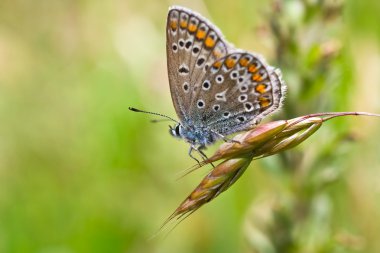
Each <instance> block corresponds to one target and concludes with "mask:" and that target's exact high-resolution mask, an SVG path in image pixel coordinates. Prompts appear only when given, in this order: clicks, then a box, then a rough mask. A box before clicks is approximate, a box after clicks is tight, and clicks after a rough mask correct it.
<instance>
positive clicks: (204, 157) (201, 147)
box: [194, 146, 215, 168]
mask: <svg viewBox="0 0 380 253" xmlns="http://www.w3.org/2000/svg"><path fill="white" fill-rule="evenodd" d="M205 148H206V146H200V147H198V148H194V149H195V150H196V151H198V153H199V154H200V155H201V156H202V158H203V161H207V160H208V157H207V155H206V154H205V153H204V152H203V151H202V149H205ZM210 164H211V166H212V167H213V168H215V166H214V164H212V163H210Z"/></svg>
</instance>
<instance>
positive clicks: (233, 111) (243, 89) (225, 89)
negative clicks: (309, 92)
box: [190, 51, 286, 135]
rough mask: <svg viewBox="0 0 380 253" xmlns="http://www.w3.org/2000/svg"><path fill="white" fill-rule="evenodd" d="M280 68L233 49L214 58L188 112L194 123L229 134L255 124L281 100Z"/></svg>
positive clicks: (283, 92)
mask: <svg viewBox="0 0 380 253" xmlns="http://www.w3.org/2000/svg"><path fill="white" fill-rule="evenodd" d="M285 91H286V86H285V83H284V82H283V81H282V79H281V72H280V71H279V70H278V69H274V68H273V67H271V66H269V65H268V64H266V63H265V61H264V59H262V58H261V57H260V56H258V55H254V54H251V53H248V52H242V51H240V52H239V51H235V52H234V53H231V54H228V55H226V56H224V57H222V58H221V59H219V60H217V61H215V62H214V63H213V64H212V66H211V67H210V69H209V71H208V72H207V74H206V75H205V78H204V79H203V80H202V84H201V88H200V89H199V91H198V92H197V96H196V97H195V99H194V101H193V105H192V106H191V108H193V111H192V112H191V113H190V115H192V118H194V121H195V124H197V125H201V126H207V127H208V128H209V129H211V130H212V131H215V132H217V133H219V134H222V135H228V134H231V133H234V132H237V131H242V130H245V129H248V128H251V127H252V126H253V125H256V124H258V123H259V122H260V120H261V119H262V118H263V117H265V116H266V115H268V114H269V113H271V112H273V111H275V110H276V109H277V108H279V106H280V105H281V104H282V100H283V98H284V94H285Z"/></svg>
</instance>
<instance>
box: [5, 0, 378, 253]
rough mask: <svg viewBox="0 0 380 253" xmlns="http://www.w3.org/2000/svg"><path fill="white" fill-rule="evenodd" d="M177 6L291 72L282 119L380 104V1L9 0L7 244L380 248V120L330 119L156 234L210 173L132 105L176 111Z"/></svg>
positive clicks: (117, 248)
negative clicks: (169, 65) (171, 59)
mask: <svg viewBox="0 0 380 253" xmlns="http://www.w3.org/2000/svg"><path fill="white" fill-rule="evenodd" d="M172 4H181V5H184V6H186V7H189V8H192V9H194V10H196V11H198V12H200V13H202V14H203V15H205V16H207V17H209V18H211V20H213V22H214V23H215V24H216V25H217V26H219V27H220V28H221V30H222V31H223V33H224V34H225V35H226V36H227V38H228V40H229V41H231V42H232V43H234V44H235V45H236V46H237V47H240V48H244V49H247V50H250V51H255V52H259V53H260V54H262V55H264V56H265V57H266V58H267V59H268V61H269V62H271V64H273V65H276V66H280V67H281V68H282V71H283V74H284V79H285V81H286V82H287V84H288V96H287V99H286V100H285V106H284V109H283V111H282V113H279V114H277V115H276V116H275V117H276V118H284V119H285V118H290V117H295V116H299V115H304V114H308V113H314V112H319V111H337V110H341V111H343V110H344V111H354V110H356V111H369V112H375V113H376V112H377V113H378V112H380V102H379V101H380V100H379V94H380V75H379V74H380V72H379V69H380V47H379V45H380V43H379V42H380V30H379V25H378V24H379V23H380V20H379V19H380V16H379V15H378V13H379V12H380V4H379V3H377V2H376V1H356V0H351V1H332V0H331V1H328V0H325V1H322V0H320V1H318V0H316V1H311V0H303V1H301V0H287V1H273V0H266V1H258V0H257V1H247V0H238V1H216V0H210V1H184V0H183V1H179V2H174V1H156V0H148V1H137V0H126V1H121V0H112V1H90V0H87V1H86V0H82V1H67V0H66V1H49V0H42V1H28V0H12V1H11V0H2V1H1V2H0V252H49V253H50V252H60V253H61V252H185V253H186V252H254V251H255V250H258V249H260V250H261V251H258V252H276V249H281V251H279V252H298V251H297V250H299V249H307V252H379V251H380V242H379V240H378V238H379V236H380V232H379V231H380V220H379V219H378V217H380V205H379V202H378V199H379V197H380V187H379V180H380V179H379V178H380V157H379V155H378V154H379V153H380V147H379V142H380V137H379V132H380V124H379V121H378V120H376V119H373V118H345V119H337V120H334V121H331V122H329V123H328V124H326V125H325V126H324V128H322V129H320V130H319V131H318V132H317V133H316V134H315V135H314V136H312V137H311V138H310V139H309V140H308V141H306V142H305V143H304V144H302V145H301V146H300V147H298V148H296V149H295V150H292V151H287V152H285V153H283V154H282V155H278V156H274V157H271V158H266V159H263V160H261V161H257V162H253V163H252V164H251V165H250V167H249V168H248V169H247V171H246V172H245V174H244V176H243V177H242V178H241V179H240V180H239V182H238V183H236V185H234V187H232V188H231V189H230V190H229V191H228V192H226V193H224V194H223V196H220V197H219V198H218V199H216V200H215V201H214V202H213V203H210V204H209V205H208V206H206V207H204V208H202V209H201V210H199V211H198V212H197V213H195V214H194V215H192V216H191V217H190V218H189V219H188V220H185V221H184V222H183V223H181V225H180V226H178V227H177V228H176V229H175V230H174V231H173V232H172V233H171V234H170V235H169V236H168V237H167V238H166V239H165V240H150V241H149V240H148V238H149V237H150V236H151V235H152V234H154V232H155V231H156V230H157V229H158V227H159V226H160V225H161V224H162V222H163V221H164V220H165V218H166V217H168V216H169V215H170V212H171V211H172V210H173V209H175V207H176V206H177V205H178V204H179V203H180V201H181V200H183V198H184V197H185V196H187V194H188V193H189V192H190V191H191V189H193V188H194V186H196V185H197V183H198V181H199V180H200V178H202V177H203V176H204V173H205V170H206V169H205V168H204V169H203V170H202V171H201V172H200V173H196V174H193V175H189V176H188V177H186V178H184V179H181V181H176V180H175V178H176V176H175V174H176V173H177V172H179V171H181V170H183V169H185V168H188V167H190V166H191V165H192V164H193V161H192V159H190V158H189V157H188V156H187V148H188V147H187V144H186V143H184V142H179V141H177V140H174V139H173V138H171V137H170V136H169V135H168V133H167V125H166V124H151V123H149V119H150V118H149V117H144V116H143V115H138V114H133V113H132V112H130V111H128V106H135V107H137V108H142V109H147V110H154V111H157V112H162V113H165V114H168V115H171V116H174V115H175V113H174V110H173V107H172V103H171V98H170V94H169V88H168V81H167V76H166V75H167V73H166V67H165V66H166V57H165V28H164V26H165V21H166V13H167V10H168V7H169V6H170V5H172ZM210 153H211V152H210ZM202 173H203V174H202ZM321 182H325V183H323V184H321ZM273 213H274V214H275V215H269V214H273ZM289 231H293V232H294V233H291V234H289ZM302 235H303V237H302V239H303V240H301V241H300V236H302ZM273 241H275V242H276V244H275V245H274V244H273V243H272V242H273ZM295 241H297V243H299V244H294V242H295Z"/></svg>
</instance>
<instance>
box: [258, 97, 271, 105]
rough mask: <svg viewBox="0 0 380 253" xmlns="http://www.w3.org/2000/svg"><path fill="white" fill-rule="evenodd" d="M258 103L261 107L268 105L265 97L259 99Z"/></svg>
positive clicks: (267, 99)
mask: <svg viewBox="0 0 380 253" xmlns="http://www.w3.org/2000/svg"><path fill="white" fill-rule="evenodd" d="M259 103H260V106H261V107H268V106H269V105H270V100H269V98H266V97H259Z"/></svg>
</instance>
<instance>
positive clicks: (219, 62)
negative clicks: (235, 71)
mask: <svg viewBox="0 0 380 253" xmlns="http://www.w3.org/2000/svg"><path fill="white" fill-rule="evenodd" d="M212 66H213V67H214V68H220V66H222V61H217V62H215V63H214V64H213V65H212Z"/></svg>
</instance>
